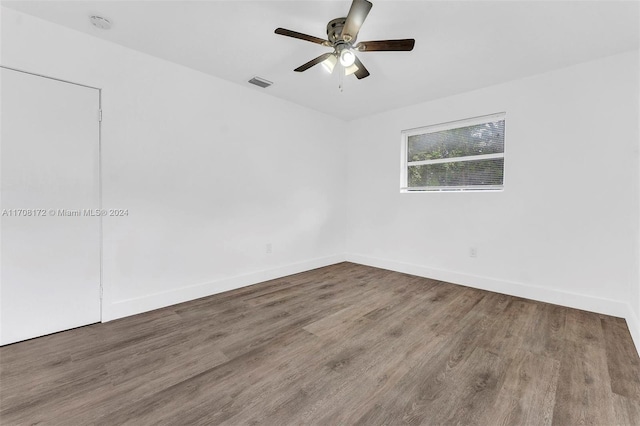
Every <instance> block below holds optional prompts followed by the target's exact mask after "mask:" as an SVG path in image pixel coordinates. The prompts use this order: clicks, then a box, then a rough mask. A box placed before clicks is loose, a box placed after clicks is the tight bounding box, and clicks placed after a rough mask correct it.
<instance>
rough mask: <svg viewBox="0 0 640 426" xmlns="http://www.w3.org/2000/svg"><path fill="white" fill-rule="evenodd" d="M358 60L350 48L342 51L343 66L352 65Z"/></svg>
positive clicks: (341, 62)
mask: <svg viewBox="0 0 640 426" xmlns="http://www.w3.org/2000/svg"><path fill="white" fill-rule="evenodd" d="M355 61H356V55H355V53H353V52H352V51H351V50H349V49H344V50H343V51H342V52H340V64H341V65H342V66H343V67H350V66H351V65H353V63H354V62H355Z"/></svg>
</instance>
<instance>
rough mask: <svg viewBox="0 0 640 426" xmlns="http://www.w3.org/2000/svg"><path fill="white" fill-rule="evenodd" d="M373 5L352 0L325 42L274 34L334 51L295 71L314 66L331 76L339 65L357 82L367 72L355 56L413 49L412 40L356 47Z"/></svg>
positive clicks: (290, 33) (332, 23) (292, 33)
mask: <svg viewBox="0 0 640 426" xmlns="http://www.w3.org/2000/svg"><path fill="white" fill-rule="evenodd" d="M372 6H373V4H372V3H371V2H370V1H367V0H353V2H352V3H351V8H350V9H349V13H348V14H347V17H346V18H336V19H332V20H331V21H329V23H328V24H327V39H326V40H323V39H321V38H319V37H314V36H310V35H307V34H303V33H299V32H297V31H292V30H287V29H284V28H277V29H276V30H275V33H276V34H280V35H283V36H287V37H293V38H297V39H300V40H305V41H309V42H311V43H316V44H320V45H322V46H327V47H331V48H333V52H331V53H324V54H322V55H320V56H318V57H317V58H315V59H312V60H310V61H309V62H307V63H306V64H303V65H300V66H299V67H298V68H296V69H295V70H294V71H296V72H303V71H306V70H308V69H309V68H311V67H312V66H314V65H317V64H320V63H321V64H322V65H323V67H324V68H325V69H326V70H327V71H328V72H330V73H333V70H334V69H335V66H336V64H337V63H338V62H340V65H341V66H342V68H343V69H344V75H351V74H355V76H356V78H358V80H360V79H363V78H365V77H368V76H369V71H368V70H367V69H366V68H365V66H364V65H363V64H362V62H360V60H359V59H358V56H357V55H356V52H380V51H410V50H413V47H414V45H415V40H414V39H412V38H411V39H402V40H376V41H365V42H360V43H357V44H355V43H356V39H357V37H358V33H359V32H360V27H362V24H363V23H364V20H365V19H366V17H367V15H368V14H369V11H370V10H371V7H372Z"/></svg>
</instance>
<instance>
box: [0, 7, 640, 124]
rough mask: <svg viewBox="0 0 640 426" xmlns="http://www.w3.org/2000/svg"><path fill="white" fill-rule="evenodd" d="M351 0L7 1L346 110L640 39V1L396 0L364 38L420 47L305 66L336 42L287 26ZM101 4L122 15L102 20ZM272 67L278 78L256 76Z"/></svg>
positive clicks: (533, 69) (632, 45) (376, 10)
mask: <svg viewBox="0 0 640 426" xmlns="http://www.w3.org/2000/svg"><path fill="white" fill-rule="evenodd" d="M350 4H351V2H350V0H344V1H265V0H262V1H238V0H236V1H54V0H47V1H3V2H2V5H3V6H7V7H10V8H13V9H17V10H19V11H22V12H25V13H28V14H31V15H35V16H37V17H40V18H43V19H46V20H49V21H52V22H55V23H58V24H61V25H64V26H67V27H70V28H73V29H76V30H78V31H82V32H84V33H87V34H91V35H94V36H96V37H100V38H103V39H106V40H110V41H112V42H114V43H118V44H121V45H123V46H127V47H130V48H133V49H136V50H139V51H142V52H146V53H148V54H151V55H154V56H157V57H160V58H164V59H166V60H169V61H173V62H177V63H180V64H183V65H186V66H188V67H191V68H194V69H197V70H200V71H203V72H205V73H209V74H211V75H214V76H217V77H220V78H223V79H225V80H228V81H231V82H234V83H237V84H241V85H244V86H247V87H251V88H252V89H253V90H259V91H263V92H264V93H267V94H270V95H273V96H277V97H279V98H283V99H287V100H290V101H292V102H295V103H297V104H300V105H304V106H307V107H309V108H313V109H315V110H318V111H322V112H325V113H327V114H330V115H333V116H337V117H340V118H343V119H346V120H350V119H354V118H358V117H362V116H367V115H370V114H374V113H376V112H381V111H385V110H388V109H393V108H398V107H402V106H406V105H410V104H414V103H418V102H422V101H427V100H431V99H436V98H441V97H444V96H449V95H452V94H456V93H461V92H465V91H469V90H473V89H477V88H480V87H485V86H489V85H492V84H496V83H500V82H504V81H508V80H513V79H517V78H521V77H525V76H527V75H532V74H537V73H540V72H544V71H548V70H552V69H556V68H560V67H564V66H568V65H571V64H574V63H578V62H583V61H587V60H591V59H595V58H599V57H604V56H608V55H612V54H615V53H619V52H624V51H627V50H631V49H638V47H639V42H638V41H639V37H640V32H639V27H640V25H639V21H640V11H639V9H640V3H639V2H637V1H586V2H582V1H566V2H561V1H490V2H485V1H467V2H458V1H388V0H387V1H384V0H373V8H372V10H371V13H370V14H369V16H368V18H367V20H366V22H365V23H364V25H363V27H362V29H361V31H360V35H359V36H358V39H359V40H360V41H365V40H378V39H394V38H415V39H416V47H415V49H414V50H413V51H412V52H366V53H361V54H359V57H360V59H361V60H362V62H363V63H364V64H365V66H366V67H367V68H368V69H369V71H370V72H371V76H370V77H368V78H366V79H363V80H357V79H356V78H355V77H354V76H350V77H345V81H344V86H345V89H344V91H343V92H340V91H339V90H338V84H339V76H338V73H334V75H330V74H328V73H326V71H324V69H323V68H322V67H321V66H316V67H313V68H311V69H309V70H308V71H306V72H304V73H295V72H293V69H294V68H296V67H297V66H299V65H301V64H303V63H305V62H307V61H309V60H310V59H312V58H314V57H316V56H318V55H320V54H322V53H324V52H326V51H328V50H329V48H326V47H322V46H320V45H316V44H313V43H309V42H305V41H301V40H296V39H293V38H289V37H283V36H279V35H276V34H274V33H273V31H274V30H275V29H276V28H277V27H284V28H287V29H291V30H294V31H299V32H303V33H306V34H310V35H314V36H317V37H321V38H325V36H326V24H327V22H328V21H330V20H331V19H333V18H337V17H341V16H345V15H346V14H347V12H348V10H349V6H350ZM90 15H100V16H104V17H106V18H108V19H109V20H111V21H112V23H113V28H112V29H111V30H109V31H102V30H98V29H96V28H94V27H93V26H91V24H90V23H89V20H88V16H90ZM256 75H257V76H260V77H263V78H266V79H268V80H270V81H273V82H274V83H275V84H274V85H273V86H271V87H269V88H267V89H260V88H257V87H255V86H252V85H250V84H249V83H247V81H248V80H249V79H250V78H251V77H253V76H256Z"/></svg>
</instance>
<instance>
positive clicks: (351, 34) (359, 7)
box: [342, 0, 373, 42]
mask: <svg viewBox="0 0 640 426" xmlns="http://www.w3.org/2000/svg"><path fill="white" fill-rule="evenodd" d="M371 6H373V4H371V2H369V1H367V0H353V3H351V9H349V14H348V15H347V19H346V22H345V24H344V28H342V38H343V39H344V40H345V41H347V42H349V41H352V40H354V39H355V38H356V37H357V36H358V33H359V32H360V27H361V26H362V23H363V22H364V20H365V19H366V18H367V15H368V14H369V11H370V10H371Z"/></svg>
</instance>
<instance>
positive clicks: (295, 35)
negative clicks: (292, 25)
mask: <svg viewBox="0 0 640 426" xmlns="http://www.w3.org/2000/svg"><path fill="white" fill-rule="evenodd" d="M275 33H276V34H280V35H283V36H287V37H293V38H298V39H300V40H306V41H310V42H311V43H318V44H324V45H325V46H326V45H328V44H329V42H328V41H327V40H324V39H321V38H318V37H314V36H310V35H308V34H303V33H299V32H297V31H291V30H287V29H285V28H276V30H275Z"/></svg>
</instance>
